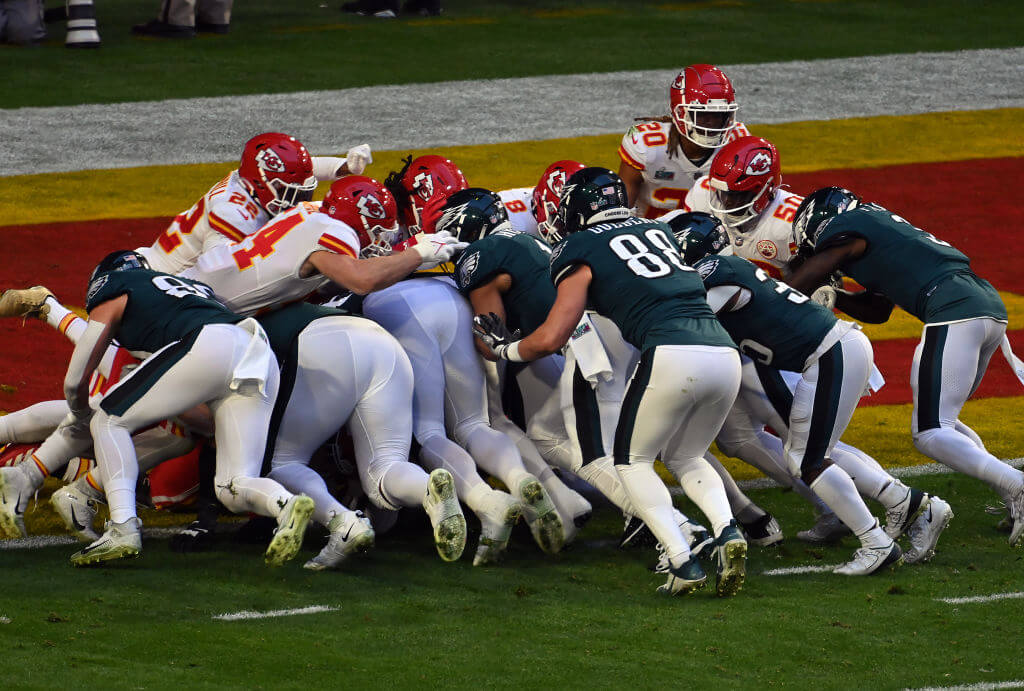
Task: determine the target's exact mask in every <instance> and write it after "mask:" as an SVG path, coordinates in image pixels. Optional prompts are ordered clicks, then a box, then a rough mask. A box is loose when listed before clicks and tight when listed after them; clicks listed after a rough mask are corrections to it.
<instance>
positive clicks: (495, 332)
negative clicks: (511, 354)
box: [473, 312, 519, 360]
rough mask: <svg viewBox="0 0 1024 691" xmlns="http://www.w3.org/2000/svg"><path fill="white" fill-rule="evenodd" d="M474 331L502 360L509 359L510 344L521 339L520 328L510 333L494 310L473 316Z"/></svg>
mask: <svg viewBox="0 0 1024 691" xmlns="http://www.w3.org/2000/svg"><path fill="white" fill-rule="evenodd" d="M473 333H474V334H475V335H476V337H477V338H479V339H480V340H481V341H483V342H484V343H485V344H486V345H487V347H488V348H490V349H491V350H492V351H494V354H495V355H497V356H498V357H499V358H501V359H502V360H507V359H508V349H509V346H510V345H512V344H513V343H515V342H516V341H518V340H519V329H516V330H515V331H513V332H511V333H510V332H509V330H508V327H507V326H505V322H504V321H502V319H501V317H499V316H498V315H496V314H495V313H494V312H490V313H488V314H478V315H476V316H475V317H473Z"/></svg>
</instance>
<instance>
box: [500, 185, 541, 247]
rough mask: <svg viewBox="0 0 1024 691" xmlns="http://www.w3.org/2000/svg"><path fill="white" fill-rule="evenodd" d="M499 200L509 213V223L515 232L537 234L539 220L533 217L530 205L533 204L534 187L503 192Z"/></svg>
mask: <svg viewBox="0 0 1024 691" xmlns="http://www.w3.org/2000/svg"><path fill="white" fill-rule="evenodd" d="M498 198H499V199H501V203H502V204H503V205H504V207H505V211H506V212H507V213H508V222H509V223H511V224H512V229H513V230H518V231H520V232H523V233H530V234H531V235H536V234H537V219H536V218H534V217H533V211H531V210H530V204H531V203H532V202H533V188H532V187H516V188H514V189H511V190H501V191H499V192H498Z"/></svg>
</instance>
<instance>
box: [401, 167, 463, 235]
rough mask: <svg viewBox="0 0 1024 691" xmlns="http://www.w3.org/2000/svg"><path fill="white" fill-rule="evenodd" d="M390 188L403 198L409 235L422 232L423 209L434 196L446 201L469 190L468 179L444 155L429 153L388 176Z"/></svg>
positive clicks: (403, 213)
mask: <svg viewBox="0 0 1024 691" xmlns="http://www.w3.org/2000/svg"><path fill="white" fill-rule="evenodd" d="M388 187H389V188H390V189H391V190H392V192H394V193H395V195H396V196H397V197H399V198H400V200H401V202H402V204H401V216H402V223H403V225H405V227H406V228H408V229H409V234H410V235H415V234H416V233H419V232H420V230H421V229H422V225H423V218H422V212H423V207H424V206H425V205H426V203H427V201H428V200H429V199H430V198H431V197H433V196H434V195H435V194H441V195H443V198H444V199H447V198H448V197H450V196H451V195H452V194H453V193H455V192H458V191H459V190H464V189H467V188H468V187H469V184H468V183H467V182H466V176H465V175H463V173H462V171H461V170H460V169H459V167H458V166H457V165H455V164H454V163H452V162H451V160H449V159H447V158H445V157H444V156H436V155H434V154H429V155H427V156H420V157H418V158H415V159H412V160H411V161H409V162H408V163H407V164H406V166H405V168H404V169H403V170H401V171H400V172H398V173H392V174H391V175H390V176H389V177H388Z"/></svg>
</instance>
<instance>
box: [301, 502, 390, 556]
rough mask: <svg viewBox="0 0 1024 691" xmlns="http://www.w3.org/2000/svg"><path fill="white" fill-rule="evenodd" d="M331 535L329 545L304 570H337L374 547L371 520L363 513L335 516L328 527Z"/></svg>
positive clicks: (346, 513) (351, 512)
mask: <svg viewBox="0 0 1024 691" xmlns="http://www.w3.org/2000/svg"><path fill="white" fill-rule="evenodd" d="M327 529H328V530H329V531H330V533H331V537H330V539H329V540H328V541H327V545H326V546H325V547H324V548H323V549H322V550H320V554H318V555H316V556H315V557H313V558H312V559H310V560H309V561H307V562H306V563H305V564H303V566H302V568H304V569H309V570H310V571H323V570H325V569H336V568H338V567H339V566H341V564H342V562H344V561H345V560H346V559H348V558H349V556H350V555H352V554H359V553H361V552H365V551H366V550H368V549H370V548H371V547H373V541H374V532H373V526H372V525H370V519H369V518H367V517H366V516H364V515H363V512H362V511H347V512H345V513H340V514H337V515H335V516H334V517H333V518H332V519H331V522H330V523H329V524H328V525H327Z"/></svg>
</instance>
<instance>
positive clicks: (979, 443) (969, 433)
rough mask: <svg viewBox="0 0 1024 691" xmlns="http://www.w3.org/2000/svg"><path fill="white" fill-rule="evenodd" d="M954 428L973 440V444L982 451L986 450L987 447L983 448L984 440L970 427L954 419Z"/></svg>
mask: <svg viewBox="0 0 1024 691" xmlns="http://www.w3.org/2000/svg"><path fill="white" fill-rule="evenodd" d="M954 429H956V431H957V432H959V433H960V434H962V435H964V436H965V437H967V438H968V439H970V440H971V441H973V442H974V445H975V446H977V447H978V448H979V449H981V450H982V451H988V449H986V448H985V442H983V441H982V440H981V437H979V436H978V433H977V432H975V431H974V430H973V429H971V428H970V427H968V426H967V425H965V424H964V423H962V422H960V420H957V421H956V423H955V426H954Z"/></svg>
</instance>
